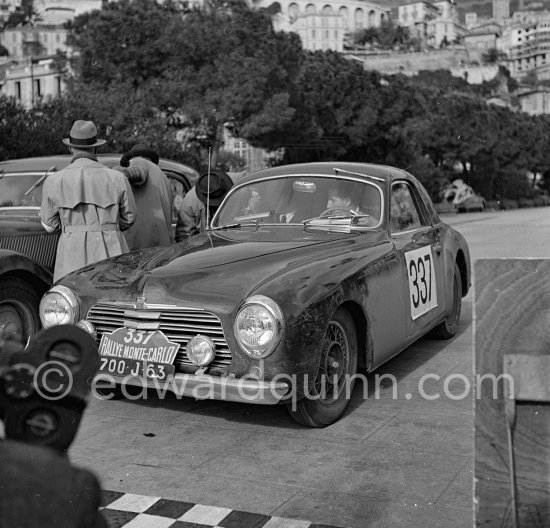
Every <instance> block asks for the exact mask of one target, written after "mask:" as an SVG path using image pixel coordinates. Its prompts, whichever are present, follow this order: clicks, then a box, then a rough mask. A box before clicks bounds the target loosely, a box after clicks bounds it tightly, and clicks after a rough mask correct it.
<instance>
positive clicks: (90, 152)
mask: <svg viewBox="0 0 550 528" xmlns="http://www.w3.org/2000/svg"><path fill="white" fill-rule="evenodd" d="M105 142H106V141H105V140H104V139H98V137H97V128H96V126H95V124H94V123H93V122H92V121H82V120H78V121H75V123H74V124H73V127H72V128H71V132H70V136H69V137H68V138H65V139H63V143H65V145H67V146H68V147H69V150H70V151H71V153H72V154H73V158H72V160H71V163H70V164H69V165H68V166H67V167H66V168H64V169H62V170H60V171H59V172H54V173H53V174H51V175H50V176H48V178H47V179H46V181H45V182H44V190H43V193H42V206H41V208H40V218H41V220H42V225H43V226H44V229H46V231H48V232H52V231H55V230H56V229H60V230H61V236H60V237H59V243H58V246H57V256H56V262H55V269H54V277H53V278H54V281H57V280H58V279H60V278H61V277H64V276H65V275H67V274H68V273H70V272H71V271H74V270H76V269H78V268H82V267H84V266H87V265H88V264H93V263H95V262H98V261H99V260H103V259H105V258H108V257H113V256H116V255H120V254H121V253H126V252H127V251H128V244H127V243H126V240H125V239H124V236H123V235H122V233H121V231H124V230H125V229H128V228H129V227H130V226H131V225H132V224H133V223H134V221H135V218H136V204H135V201H134V195H133V194H132V189H131V187H130V183H129V182H128V180H127V179H126V178H125V176H124V175H123V174H122V173H120V172H119V171H116V170H113V169H109V168H108V167H106V166H105V165H103V164H101V163H99V161H98V160H97V157H96V154H97V149H98V147H99V146H101V145H103V144H104V143H105Z"/></svg>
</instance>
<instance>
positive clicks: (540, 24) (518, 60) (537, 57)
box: [503, 11, 550, 78]
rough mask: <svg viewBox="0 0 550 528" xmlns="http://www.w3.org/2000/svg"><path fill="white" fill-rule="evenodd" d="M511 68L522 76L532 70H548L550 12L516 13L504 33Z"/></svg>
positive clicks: (514, 72)
mask: <svg viewBox="0 0 550 528" xmlns="http://www.w3.org/2000/svg"><path fill="white" fill-rule="evenodd" d="M503 40H504V42H505V45H504V46H503V48H505V51H507V53H508V68H509V69H510V72H511V74H512V75H513V76H514V77H517V78H521V77H524V76H525V75H527V73H529V72H530V71H538V70H547V69H548V65H549V64H550V12H549V11H520V12H516V13H514V16H513V17H512V19H511V22H510V24H509V25H508V26H507V27H506V29H505V31H504V32H503Z"/></svg>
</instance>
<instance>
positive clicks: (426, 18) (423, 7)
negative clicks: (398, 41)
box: [397, 0, 466, 48]
mask: <svg viewBox="0 0 550 528" xmlns="http://www.w3.org/2000/svg"><path fill="white" fill-rule="evenodd" d="M397 23H398V25H400V26H402V27H406V28H409V30H410V32H411V36H413V37H416V38H418V39H420V41H421V42H422V43H423V45H425V46H429V47H433V48H438V47H440V46H441V45H444V44H450V43H452V42H456V41H457V40H458V39H459V38H460V37H462V35H464V34H465V33H466V28H465V27H464V26H463V25H462V24H461V23H460V22H459V16H458V11H457V8H456V4H455V3H454V2H451V0H440V1H437V2H429V1H428V0H420V1H413V2H408V3H406V4H402V5H400V6H399V7H398V9H397Z"/></svg>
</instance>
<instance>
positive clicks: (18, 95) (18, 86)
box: [15, 81, 21, 101]
mask: <svg viewBox="0 0 550 528" xmlns="http://www.w3.org/2000/svg"><path fill="white" fill-rule="evenodd" d="M15 98H16V99H17V100H18V101H21V83H20V82H19V81H16V83H15Z"/></svg>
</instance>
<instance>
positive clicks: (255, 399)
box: [100, 373, 290, 405]
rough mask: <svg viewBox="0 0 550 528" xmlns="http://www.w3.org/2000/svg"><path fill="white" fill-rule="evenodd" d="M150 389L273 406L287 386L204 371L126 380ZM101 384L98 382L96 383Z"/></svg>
mask: <svg viewBox="0 0 550 528" xmlns="http://www.w3.org/2000/svg"><path fill="white" fill-rule="evenodd" d="M103 379H112V380H115V381H116V382H117V383H120V382H121V381H122V380H123V379H124V378H121V377H118V376H112V375H109V377H108V378H103ZM144 381H145V383H146V384H147V387H148V388H150V389H157V390H158V391H159V395H160V394H162V391H166V390H169V391H171V392H173V393H174V394H176V396H177V397H178V398H179V397H181V396H186V397H191V398H195V399H197V400H207V399H212V400H224V401H234V402H241V403H256V404H260V405H275V404H277V403H279V402H280V401H281V400H282V399H283V398H284V397H285V395H286V394H288V391H289V389H290V387H289V384H288V383H286V382H284V381H277V382H273V381H262V380H251V379H242V378H233V377H218V376H210V375H208V374H199V375H195V374H180V373H176V374H175V375H174V378H173V380H172V381H169V382H167V383H166V384H160V383H159V382H158V381H156V380H142V379H141V378H131V377H130V378H128V379H127V380H126V383H127V384H128V385H134V386H137V387H142V386H143V382H144ZM100 386H102V385H100ZM110 388H112V387H110Z"/></svg>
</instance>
